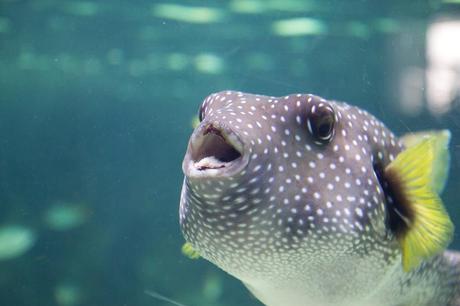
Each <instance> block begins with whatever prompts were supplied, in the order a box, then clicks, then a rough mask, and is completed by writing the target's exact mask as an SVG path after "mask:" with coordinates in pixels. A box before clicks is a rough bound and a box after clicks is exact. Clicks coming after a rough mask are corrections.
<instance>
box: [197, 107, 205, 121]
mask: <svg viewBox="0 0 460 306" xmlns="http://www.w3.org/2000/svg"><path fill="white" fill-rule="evenodd" d="M203 118H204V114H203V105H201V106H200V109H199V110H198V120H200V122H201V121H203Z"/></svg>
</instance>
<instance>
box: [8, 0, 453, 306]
mask: <svg viewBox="0 0 460 306" xmlns="http://www.w3.org/2000/svg"><path fill="white" fill-rule="evenodd" d="M224 89H234V90H241V91H246V92H251V93H259V94H265V95H275V96H276V95H286V94H289V93H298V92H300V93H314V94H317V95H321V96H323V97H325V98H329V99H337V100H343V101H347V102H349V103H351V104H354V105H358V106H360V107H362V108H364V109H366V110H368V111H370V112H371V113H373V114H374V115H376V116H377V117H378V118H379V119H381V120H382V121H383V122H384V123H385V124H387V125H388V126H389V127H390V129H392V130H393V131H395V132H396V133H397V134H399V135H401V134H404V133H408V132H411V131H418V130H423V129H443V128H446V129H449V130H450V131H451V132H452V136H453V137H452V142H451V154H452V161H451V172H450V178H449V181H448V185H447V188H446V190H445V192H444V194H443V199H444V201H445V204H446V206H447V209H448V211H449V213H450V215H451V217H452V219H453V221H454V223H456V225H457V230H456V234H455V237H454V240H453V243H452V245H451V248H456V249H460V237H459V234H460V201H459V196H458V193H457V192H458V190H460V1H458V0H449V1H441V0H418V1H410V0H406V1H398V0H389V1H366V0H340V1H339V0H228V1H211V0H209V1H198V0H191V1H144V0H139V1H127V0H112V1H74V0H34V1H33V0H30V1H26V0H0V304H1V305H8V306H10V305H11V306H22V305H27V306H35V305H40V306H41V305H47V306H53V305H59V306H77V305H95V306H99V305H100V306H104V305H107V306H109V305H110V306H116V305H120V306H122V305H123V306H124V305H134V306H137V305H141V306H144V305H145V306H150V305H158V306H166V305H171V304H168V303H166V302H163V301H160V300H157V299H154V298H152V297H151V296H149V295H148V294H146V293H145V291H146V290H152V291H155V292H158V293H160V294H162V295H165V296H167V297H170V298H172V299H174V300H177V301H179V302H180V303H183V304H185V305H187V306H233V305H239V306H256V305H261V304H260V303H259V302H258V301H257V300H255V298H253V297H251V295H250V294H249V293H248V292H247V290H246V289H245V288H244V287H243V285H241V284H240V283H239V282H238V281H236V280H235V279H233V278H231V277H230V276H228V275H226V274H225V273H223V272H222V271H220V270H218V269H217V268H216V267H215V266H214V265H212V264H210V263H208V262H205V261H204V260H202V259H199V260H190V259H188V258H187V257H185V256H183V255H182V254H181V251H180V249H181V246H182V244H183V242H184V241H183V238H182V235H181V233H180V229H179V224H178V223H179V222H178V206H179V196H180V188H181V184H182V178H183V175H182V170H181V163H182V158H183V155H184V153H185V149H186V145H187V141H188V137H189V136H190V134H191V132H192V122H193V118H194V117H195V116H196V113H197V110H198V107H199V105H200V103H201V101H202V100H203V99H204V98H205V97H206V96H207V95H208V94H210V93H212V92H215V91H220V90H224Z"/></svg>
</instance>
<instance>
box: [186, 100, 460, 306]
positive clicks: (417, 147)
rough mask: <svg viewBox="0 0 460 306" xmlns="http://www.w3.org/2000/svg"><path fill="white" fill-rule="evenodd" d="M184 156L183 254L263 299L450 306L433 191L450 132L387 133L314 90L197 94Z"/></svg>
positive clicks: (458, 278) (459, 270) (454, 286)
mask: <svg viewBox="0 0 460 306" xmlns="http://www.w3.org/2000/svg"><path fill="white" fill-rule="evenodd" d="M199 120H200V122H199V124H198V126H197V127H196V129H195V131H194V132H193V134H192V136H191V138H190V141H189V144H188V149H187V152H186V155H185V158H184V161H183V171H184V173H185V179H184V183H183V188H182V194H181V202H180V211H179V215H180V225H181V229H182V232H183V235H184V237H185V239H186V244H185V245H184V248H183V250H184V251H185V252H186V253H188V254H189V255H191V256H192V257H197V256H198V254H199V255H200V256H201V257H203V258H205V259H207V260H208V261H210V262H212V263H214V264H215V265H217V266H218V267H220V268H221V269H222V270H224V271H226V272H228V273H229V274H231V275H232V276H234V277H236V278H237V279H239V280H241V281H242V282H243V283H244V285H245V286H246V287H247V288H248V289H249V291H250V292H252V294H253V295H254V296H255V297H256V298H257V299H259V300H260V301H261V302H262V303H263V304H265V305H267V306H339V305H340V306H351V305H352V306H409V305H414V306H428V305H433V306H434V305H436V306H440V305H442V306H446V305H460V253H456V252H454V251H446V250H445V249H446V247H447V245H448V243H449V242H450V240H451V238H452V234H453V224H452V222H451V220H450V218H449V216H448V214H447V212H446V209H445V208H444V206H443V204H442V201H441V199H440V197H439V193H440V192H441V191H442V189H443V187H444V185H445V182H446V178H447V175H448V165H449V152H448V144H449V140H450V133H449V132H448V131H430V132H420V133H415V134H410V135H407V136H404V137H401V138H397V137H396V136H395V135H394V134H393V133H392V132H391V131H390V130H389V129H388V128H387V127H385V125H384V124H383V123H382V122H381V121H379V120H377V119H376V118H375V117H374V116H373V115H371V114H369V113H368V112H366V111H364V110H362V109H360V108H357V107H354V106H351V105H348V104H346V103H342V102H337V101H330V100H326V99H323V98H321V97H318V96H315V95H311V94H292V95H287V96H284V97H269V96H263V95H255V94H247V93H242V92H235V91H224V92H219V93H215V94H212V95H210V96H208V97H207V98H206V99H205V100H204V102H203V103H202V105H201V107H200V111H199Z"/></svg>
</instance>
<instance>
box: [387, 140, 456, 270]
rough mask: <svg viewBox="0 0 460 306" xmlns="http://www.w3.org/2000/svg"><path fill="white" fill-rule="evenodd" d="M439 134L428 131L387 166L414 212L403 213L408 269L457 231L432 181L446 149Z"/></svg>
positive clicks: (403, 249) (403, 247)
mask: <svg viewBox="0 0 460 306" xmlns="http://www.w3.org/2000/svg"><path fill="white" fill-rule="evenodd" d="M438 137H439V136H438V135H428V136H426V137H424V138H423V139H422V140H419V141H417V143H415V144H413V145H412V146H409V147H408V149H406V150H405V151H403V152H401V153H400V154H399V155H398V156H397V157H396V159H395V160H394V161H393V162H391V163H390V164H389V165H388V166H387V168H386V169H385V174H386V175H388V176H389V177H396V181H397V182H398V183H399V186H397V187H398V188H399V190H400V191H401V193H402V194H403V196H404V203H405V205H407V206H408V207H405V209H406V210H407V211H408V212H410V216H409V218H406V217H408V216H403V217H402V219H403V221H404V222H405V224H406V226H407V229H406V230H405V231H404V232H403V233H402V234H401V235H399V236H398V235H397V238H398V241H399V244H400V246H401V252H402V265H403V269H404V271H406V272H408V271H410V270H412V269H414V268H416V267H417V266H418V265H419V264H420V262H421V261H422V260H423V259H427V258H429V257H431V256H433V255H435V254H437V253H439V252H440V251H442V250H443V249H444V248H445V247H446V246H447V244H448V243H449V242H450V240H451V237H452V233H453V228H454V226H453V224H452V222H451V220H450V218H449V215H448V214H447V212H446V210H445V209H444V206H443V203H442V201H441V199H440V198H439V196H438V195H437V193H436V191H435V186H433V184H432V182H433V175H434V171H435V168H436V167H437V165H436V160H437V159H438V156H437V154H439V152H440V151H441V152H442V150H439V148H437V146H439V144H440V143H443V142H442V141H441V140H439V139H438ZM443 137H445V136H443Z"/></svg>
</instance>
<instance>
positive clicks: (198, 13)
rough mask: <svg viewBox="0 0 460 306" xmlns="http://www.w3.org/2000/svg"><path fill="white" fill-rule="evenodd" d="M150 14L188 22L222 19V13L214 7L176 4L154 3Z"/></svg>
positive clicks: (217, 20)
mask: <svg viewBox="0 0 460 306" xmlns="http://www.w3.org/2000/svg"><path fill="white" fill-rule="evenodd" d="M152 14H153V15H154V16H155V17H161V18H167V19H172V20H177V21H182V22H188V23H214V22H219V21H222V20H223V19H224V13H223V12H222V11H221V10H219V9H216V8H210V7H198V6H196V7H192V6H184V5H177V4H156V5H154V6H153V8H152Z"/></svg>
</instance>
